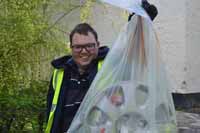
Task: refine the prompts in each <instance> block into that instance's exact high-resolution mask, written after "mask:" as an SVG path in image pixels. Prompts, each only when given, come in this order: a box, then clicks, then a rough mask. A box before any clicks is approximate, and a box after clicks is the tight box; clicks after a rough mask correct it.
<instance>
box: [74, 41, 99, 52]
mask: <svg viewBox="0 0 200 133" xmlns="http://www.w3.org/2000/svg"><path fill="white" fill-rule="evenodd" d="M70 47H71V49H72V50H73V51H74V52H77V53H80V52H81V51H82V50H83V48H84V49H85V50H86V51H87V52H91V51H93V50H94V49H95V47H96V43H86V44H81V45H80V44H72V45H71V46H70Z"/></svg>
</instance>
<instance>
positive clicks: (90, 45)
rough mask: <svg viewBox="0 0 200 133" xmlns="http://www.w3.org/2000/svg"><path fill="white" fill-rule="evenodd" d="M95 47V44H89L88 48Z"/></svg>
mask: <svg viewBox="0 0 200 133" xmlns="http://www.w3.org/2000/svg"><path fill="white" fill-rule="evenodd" d="M94 46H95V44H94V43H91V44H88V45H87V47H88V48H94Z"/></svg>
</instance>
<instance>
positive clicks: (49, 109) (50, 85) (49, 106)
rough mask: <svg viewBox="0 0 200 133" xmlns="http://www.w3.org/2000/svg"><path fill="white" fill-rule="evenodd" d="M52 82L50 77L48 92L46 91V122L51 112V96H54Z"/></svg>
mask: <svg viewBox="0 0 200 133" xmlns="http://www.w3.org/2000/svg"><path fill="white" fill-rule="evenodd" d="M52 80H53V76H52V77H51V80H50V84H49V90H48V93H47V112H46V113H47V119H46V121H48V118H49V114H50V111H51V104H52V101H53V96H54V89H53V85H52Z"/></svg>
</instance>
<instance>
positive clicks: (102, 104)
mask: <svg viewBox="0 0 200 133" xmlns="http://www.w3.org/2000/svg"><path fill="white" fill-rule="evenodd" d="M165 74H166V72H165V70H164V67H163V63H162V61H161V58H160V53H159V43H158V39H157V36H156V33H155V31H154V29H153V25H152V22H151V21H150V20H149V19H145V18H143V17H141V16H137V15H134V16H133V17H132V19H131V21H130V22H128V23H127V25H125V26H124V28H123V30H122V32H121V33H120V35H119V37H118V39H117V40H116V42H115V43H114V45H113V47H112V49H111V51H110V52H109V54H108V55H107V57H106V59H105V60H104V64H103V66H102V68H101V70H100V71H99V72H98V74H97V76H96V77H95V79H94V81H93V83H92V85H91V87H90V89H89V91H88V93H87V94H86V96H85V98H84V100H83V102H82V104H81V106H80V108H79V110H78V112H77V114H76V116H75V118H74V120H73V122H72V124H71V126H70V128H69V130H68V132H69V133H169V132H170V133H175V132H176V118H175V109H174V105H173V101H172V97H171V93H170V91H169V89H170V88H169V87H170V86H169V83H168V82H167V78H166V75H165Z"/></svg>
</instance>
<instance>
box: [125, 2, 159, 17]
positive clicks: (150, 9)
mask: <svg viewBox="0 0 200 133" xmlns="http://www.w3.org/2000/svg"><path fill="white" fill-rule="evenodd" d="M142 7H143V8H144V10H145V11H146V12H147V14H148V15H149V17H150V18H151V20H152V21H153V20H154V19H155V17H156V16H157V15H158V10H157V8H156V6H155V5H153V4H150V3H149V2H148V1H147V0H142ZM134 14H135V13H132V14H130V15H129V17H128V21H130V20H131V17H132V16H133V15H134Z"/></svg>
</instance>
